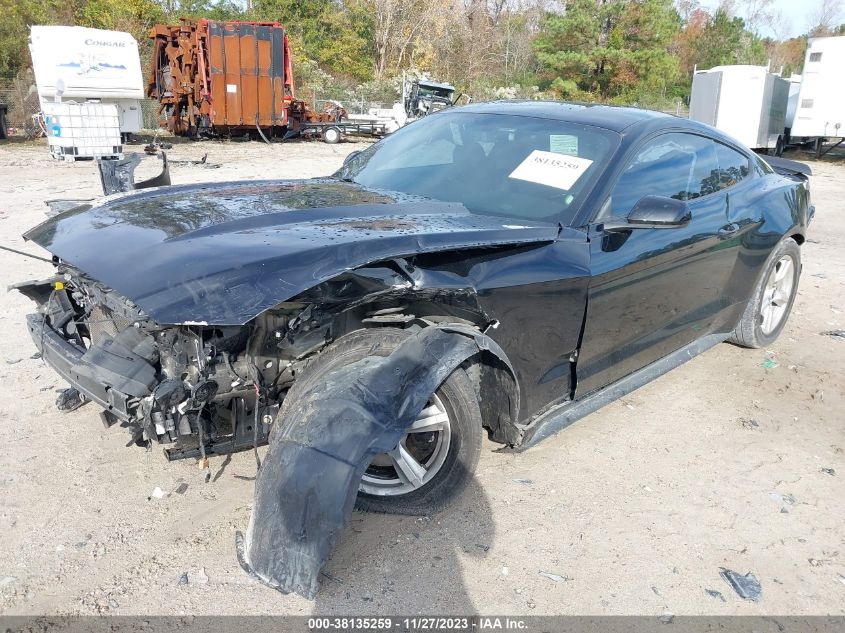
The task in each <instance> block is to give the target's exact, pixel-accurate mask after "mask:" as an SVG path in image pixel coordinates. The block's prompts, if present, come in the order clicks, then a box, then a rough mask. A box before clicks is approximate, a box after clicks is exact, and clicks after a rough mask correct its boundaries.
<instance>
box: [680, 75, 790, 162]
mask: <svg viewBox="0 0 845 633" xmlns="http://www.w3.org/2000/svg"><path fill="white" fill-rule="evenodd" d="M788 102H789V82H788V81H787V80H785V79H783V78H781V77H780V76H778V75H775V74H773V73H770V72H769V70H768V68H767V67H766V66H746V65H737V66H716V67H714V68H711V69H709V70H701V71H696V73H695V75H694V76H693V79H692V94H691V96H690V112H689V118H690V119H693V120H695V121H700V122H702V123H706V124H708V125H712V126H713V127H715V128H718V129H720V130H722V131H723V132H725V133H726V134H729V135H731V136H733V137H734V138H735V139H737V140H738V141H740V142H741V143H743V144H744V145H746V146H747V147H750V148H751V149H758V150H759V149H763V150H773V151H774V152H775V153H776V154H780V152H781V151H782V150H783V143H784V127H785V123H786V110H787V105H788Z"/></svg>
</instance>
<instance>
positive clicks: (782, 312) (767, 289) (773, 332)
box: [730, 238, 801, 348]
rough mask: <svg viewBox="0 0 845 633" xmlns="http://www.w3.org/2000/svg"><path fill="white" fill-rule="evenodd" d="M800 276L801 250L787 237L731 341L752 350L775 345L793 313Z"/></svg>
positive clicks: (760, 281)
mask: <svg viewBox="0 0 845 633" xmlns="http://www.w3.org/2000/svg"><path fill="white" fill-rule="evenodd" d="M800 274H801V249H800V247H799V246H798V244H797V243H796V242H795V240H793V239H791V238H787V239H785V240H783V241H782V242H781V243H780V244H778V245H777V246H776V247H775V249H774V250H773V251H772V254H771V255H770V256H769V259H768V260H767V261H766V265H765V267H764V270H763V274H762V275H761V276H760V280H759V281H758V282H757V286H756V287H755V288H754V292H753V294H752V295H751V298H750V299H749V300H748V305H747V306H746V307H745V312H743V314H742V318H741V319H740V321H739V323H738V324H737V326H736V328H734V331H733V333H732V335H731V337H730V340H731V341H733V342H734V343H736V344H737V345H742V346H743V347H751V348H760V347H765V346H767V345H770V344H771V343H773V342H774V341H775V339H777V337H778V335H780V333H781V330H783V326H784V325H785V324H786V320H787V318H788V317H789V313H790V312H791V311H792V304H793V303H795V296H796V295H797V294H798V278H799V276H800Z"/></svg>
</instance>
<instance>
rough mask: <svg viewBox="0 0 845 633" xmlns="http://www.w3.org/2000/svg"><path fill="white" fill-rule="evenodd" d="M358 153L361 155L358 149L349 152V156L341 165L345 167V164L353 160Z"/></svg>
mask: <svg viewBox="0 0 845 633" xmlns="http://www.w3.org/2000/svg"><path fill="white" fill-rule="evenodd" d="M360 153H361V150H360V149H356V150H355V151H354V152H350V154H349V156H347V157H346V158H344V159H343V164H344V165H345V164H346V163H348V162H349V161H350V160H352V159H353V158H355V157H356V156H357V155H358V154H360Z"/></svg>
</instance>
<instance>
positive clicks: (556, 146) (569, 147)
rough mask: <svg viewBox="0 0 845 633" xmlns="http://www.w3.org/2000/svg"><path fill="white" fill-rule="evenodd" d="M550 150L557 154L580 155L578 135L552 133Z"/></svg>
mask: <svg viewBox="0 0 845 633" xmlns="http://www.w3.org/2000/svg"><path fill="white" fill-rule="evenodd" d="M549 151H550V152H553V153H555V154H567V155H569V156H578V137H577V136H575V135H574V134H550V135H549Z"/></svg>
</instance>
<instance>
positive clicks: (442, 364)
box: [238, 326, 484, 598]
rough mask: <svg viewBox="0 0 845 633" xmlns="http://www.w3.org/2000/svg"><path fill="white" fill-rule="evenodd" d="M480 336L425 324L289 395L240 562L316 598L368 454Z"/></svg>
mask: <svg viewBox="0 0 845 633" xmlns="http://www.w3.org/2000/svg"><path fill="white" fill-rule="evenodd" d="M483 338H484V337H483V335H480V334H478V333H477V332H476V333H468V332H459V331H454V330H453V331H447V330H445V329H443V328H440V327H436V326H435V327H428V328H425V329H423V330H421V331H420V332H419V333H417V334H415V335H413V336H411V337H409V338H408V339H407V340H406V341H404V342H403V343H402V344H401V345H400V346H399V347H397V348H396V349H395V350H394V351H393V352H392V353H391V354H390V355H389V356H385V357H377V356H370V357H367V358H365V359H363V360H361V361H358V362H356V363H352V364H350V365H347V366H346V367H343V368H341V369H338V370H336V371H333V372H331V373H330V374H328V375H327V376H326V377H325V379H324V380H323V381H321V383H320V384H318V385H315V386H314V387H313V388H312V389H311V390H310V391H308V392H306V393H305V395H304V396H303V397H302V398H301V400H300V401H299V402H296V403H294V404H293V406H292V407H290V408H289V409H288V411H287V413H286V414H285V416H284V417H283V418H282V419H280V420H277V421H276V424H280V425H281V426H280V427H279V433H278V435H277V436H276V438H277V439H276V441H275V442H274V443H273V444H272V445H271V446H270V450H269V452H268V454H267V457H266V459H265V461H264V463H263V465H262V466H261V470H260V471H259V473H258V478H257V480H256V486H255V502H254V504H253V508H252V515H251V517H250V522H249V527H248V529H247V534H246V538H245V539H243V540H241V537H240V535H239V537H238V555H239V559H240V562H241V565H242V566H243V567H244V569H245V570H246V571H248V572H249V573H250V574H252V575H254V576H255V577H257V578H258V579H259V580H261V581H262V582H263V583H265V584H267V585H269V586H271V587H274V588H275V589H278V590H279V591H281V592H283V593H289V592H296V593H299V594H301V595H303V596H306V597H308V598H313V597H314V596H315V595H316V593H317V589H318V587H319V584H318V579H319V574H320V569H321V568H322V566H323V564H324V563H325V562H326V559H327V558H328V556H329V554H330V553H331V550H332V547H333V546H334V542H335V539H336V537H337V533H338V531H339V530H340V529H341V528H342V527H343V526H344V525H345V523H346V521H347V519H348V518H349V515H350V514H351V512H352V508H353V505H354V503H355V496H356V494H357V491H358V485H359V483H360V481H361V477H362V475H363V474H364V471H365V470H366V468H367V466H368V465H369V463H370V461H371V460H372V458H373V457H374V456H375V455H377V454H379V453H384V452H387V451H390V450H392V449H393V448H394V447H395V446H396V445H397V444H398V443H399V441H400V440H401V439H402V437H403V436H404V434H405V431H406V429H407V428H408V427H409V426H410V425H411V424H412V423H413V421H414V420H415V419H416V417H417V416H418V415H419V413H420V411H422V409H423V408H424V407H425V405H426V402H427V401H428V399H429V397H430V396H431V394H432V393H434V391H435V390H436V389H437V388H438V387H439V386H440V384H441V383H442V382H443V381H444V380H445V379H446V378H447V377H448V376H449V374H451V373H452V371H454V370H455V369H456V368H457V367H458V366H459V365H460V364H461V363H463V362H464V361H465V360H467V359H468V358H470V357H472V356H474V355H476V354H478V353H479V352H480V351H481V349H482V348H481V346H480V344H479V339H483Z"/></svg>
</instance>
